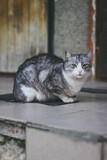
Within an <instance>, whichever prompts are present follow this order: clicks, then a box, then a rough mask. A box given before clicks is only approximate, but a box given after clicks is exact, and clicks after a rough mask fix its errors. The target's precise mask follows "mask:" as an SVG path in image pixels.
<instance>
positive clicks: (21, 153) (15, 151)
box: [0, 140, 25, 160]
mask: <svg viewBox="0 0 107 160" xmlns="http://www.w3.org/2000/svg"><path fill="white" fill-rule="evenodd" d="M0 160H25V148H22V147H19V146H18V145H17V144H16V142H15V140H10V141H9V142H6V143H4V144H2V145H1V144H0Z"/></svg>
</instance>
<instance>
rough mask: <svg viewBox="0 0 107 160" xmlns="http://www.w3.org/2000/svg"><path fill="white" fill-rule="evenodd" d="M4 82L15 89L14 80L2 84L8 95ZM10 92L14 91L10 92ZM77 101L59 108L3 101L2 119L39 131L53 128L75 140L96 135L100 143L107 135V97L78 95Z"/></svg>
mask: <svg viewBox="0 0 107 160" xmlns="http://www.w3.org/2000/svg"><path fill="white" fill-rule="evenodd" d="M4 81H8V83H9V84H11V85H10V86H12V79H6V80H5V79H2V80H1V83H0V88H2V89H3V92H4V93H6V91H7V88H6V85H5V83H4ZM90 83H92V82H90ZM92 84H93V83H92ZM92 84H91V85H92ZM96 86H97V87H98V86H99V85H98V84H97V85H96ZM105 87H106V83H105ZM11 91H12V88H10V92H11ZM0 92H1V91H0ZM78 100H79V102H78V103H73V104H64V105H60V106H52V105H50V106H49V105H44V104H39V103H10V102H3V101H0V119H1V120H8V121H10V122H11V121H14V122H17V123H24V124H27V125H29V124H30V126H31V125H32V126H35V125H36V127H39V128H46V129H47V128H48V129H49V128H50V130H54V129H55V130H57V131H58V132H59V130H61V132H63V133H64V134H65V132H66V134H68V132H69V134H71V132H73V133H75V134H73V135H74V136H75V135H76V138H77V137H81V138H83V139H90V140H91V139H92V140H93V137H94V139H95V135H96V139H97V140H99V139H101V138H102V137H104V135H105V134H107V127H106V126H107V116H106V115H107V94H89V93H79V95H78ZM76 133H79V134H76ZM81 133H82V135H83V136H82V135H81ZM80 135H81V136H80ZM104 139H106V138H105V137H104Z"/></svg>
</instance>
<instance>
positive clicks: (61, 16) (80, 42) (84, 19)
mask: <svg viewBox="0 0 107 160" xmlns="http://www.w3.org/2000/svg"><path fill="white" fill-rule="evenodd" d="M88 7H89V0H81V1H80V0H66V1H65V0H56V1H55V54H57V55H58V56H60V57H62V58H63V55H64V51H65V50H66V49H68V50H70V51H71V52H72V53H85V54H86V53H87V39H88V15H89V13H88V11H89V10H88Z"/></svg>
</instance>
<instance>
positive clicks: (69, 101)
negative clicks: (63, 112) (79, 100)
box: [61, 97, 75, 103]
mask: <svg viewBox="0 0 107 160" xmlns="http://www.w3.org/2000/svg"><path fill="white" fill-rule="evenodd" d="M61 99H62V101H63V102H64V103H73V102H75V99H74V98H71V97H63V98H61Z"/></svg>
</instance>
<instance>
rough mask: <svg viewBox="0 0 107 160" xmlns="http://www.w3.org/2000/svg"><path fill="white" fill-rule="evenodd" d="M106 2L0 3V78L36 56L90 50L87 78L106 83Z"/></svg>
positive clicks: (32, 0)
mask: <svg viewBox="0 0 107 160" xmlns="http://www.w3.org/2000/svg"><path fill="white" fill-rule="evenodd" d="M106 28H107V1H106V0H97V1H96V0H66V1H65V0H0V75H4V74H5V75H11V74H14V73H15V72H16V71H17V68H18V66H19V65H20V64H21V63H23V61H25V60H26V59H27V58H29V57H32V56H35V55H37V54H40V53H49V54H56V55H57V56H59V57H62V58H64V51H65V50H66V49H68V50H69V51H70V52H71V53H73V54H75V53H84V54H87V53H88V51H89V50H92V53H93V55H92V59H91V61H92V74H91V79H94V80H100V81H107V45H106V43H107V29H106Z"/></svg>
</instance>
